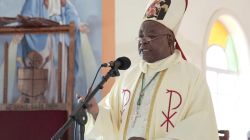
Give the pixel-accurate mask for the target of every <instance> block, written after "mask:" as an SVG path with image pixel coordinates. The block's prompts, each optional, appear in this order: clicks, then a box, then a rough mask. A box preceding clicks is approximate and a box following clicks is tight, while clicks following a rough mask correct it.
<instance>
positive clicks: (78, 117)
mask: <svg viewBox="0 0 250 140" xmlns="http://www.w3.org/2000/svg"><path fill="white" fill-rule="evenodd" d="M119 75H120V73H119V71H118V68H117V67H113V68H111V69H110V70H109V72H108V73H107V74H106V75H105V76H103V77H102V80H101V82H100V83H99V84H98V85H97V86H96V88H95V89H94V90H93V91H92V92H91V93H90V94H89V96H87V97H86V98H85V100H84V101H83V102H80V103H79V104H78V105H77V107H76V109H75V111H73V113H72V114H71V115H70V117H69V119H68V120H67V121H66V122H65V123H64V125H63V126H62V127H61V128H60V129H59V130H58V131H57V132H56V133H55V135H54V136H53V137H52V138H51V140H60V138H61V137H62V136H63V134H64V133H65V132H66V131H67V129H68V128H69V127H70V126H71V125H72V124H73V123H74V121H76V122H77V123H79V124H81V125H83V127H85V124H86V123H87V120H88V119H87V115H86V109H87V106H88V103H89V101H90V100H91V99H92V98H93V97H94V96H95V94H96V93H97V91H98V90H100V89H102V88H103V85H104V84H105V83H106V82H107V81H108V79H109V78H110V77H116V76H119ZM84 129H85V128H83V133H84ZM81 139H84V136H83V137H82V138H81Z"/></svg>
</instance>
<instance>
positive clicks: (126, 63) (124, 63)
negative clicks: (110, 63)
mask: <svg viewBox="0 0 250 140" xmlns="http://www.w3.org/2000/svg"><path fill="white" fill-rule="evenodd" d="M116 61H117V62H119V63H120V65H119V67H118V69H119V70H126V69H128V68H129V67H130V65H131V61H130V59H129V58H127V57H125V56H123V57H119V58H117V59H116Z"/></svg>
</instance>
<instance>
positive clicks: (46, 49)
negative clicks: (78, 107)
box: [0, 0, 102, 103]
mask: <svg viewBox="0 0 250 140" xmlns="http://www.w3.org/2000/svg"><path fill="white" fill-rule="evenodd" d="M0 17H1V18H0V26H17V25H19V24H20V23H22V25H23V26H36V25H37V26H38V25H39V23H44V24H47V23H48V24H60V25H67V24H69V23H70V22H74V24H75V28H76V31H75V38H76V41H75V47H76V51H75V58H74V59H75V68H74V69H75V70H74V74H75V76H74V77H75V79H74V94H79V95H85V94H86V92H87V89H88V87H89V86H90V85H91V83H92V80H93V79H94V76H95V71H96V70H97V69H98V67H99V66H100V65H101V62H102V60H101V59H102V1H100V0H91V1H89V0H18V1H15V0H0ZM40 18H41V19H43V21H41V20H40ZM48 21H49V22H48ZM5 42H8V44H9V66H8V69H9V75H8V79H9V81H8V103H17V102H27V103H31V102H32V101H34V102H38V101H41V102H49V103H53V102H56V100H57V99H56V97H55V94H54V93H57V91H58V88H57V85H56V83H57V81H56V80H57V76H58V42H63V43H62V44H61V47H62V58H63V60H62V61H63V64H62V67H63V68H64V70H63V71H62V81H63V82H62V92H63V93H64V94H63V95H65V96H66V83H65V81H66V80H67V79H66V78H67V76H66V75H67V59H66V58H67V49H68V47H69V35H68V34H64V35H61V34H24V35H2V34H0V74H1V76H0V95H3V90H2V89H3V81H4V80H3V73H4V72H3V71H4V44H5ZM30 70H31V71H32V73H34V72H35V71H36V72H38V71H37V70H39V72H38V73H37V75H36V76H35V77H39V78H40V79H43V81H39V82H38V83H39V84H40V85H39V84H35V85H39V86H36V87H35V89H36V91H37V93H35V91H34V90H32V95H31V91H30V90H29V89H28V87H30V86H32V84H31V83H33V84H34V83H36V82H37V81H34V78H33V79H32V81H27V80H26V81H25V80H24V79H26V78H27V77H30V75H29V73H31V72H30ZM100 77H101V76H100V75H98V80H100V79H101V78H100ZM38 80H39V79H38ZM41 93H43V94H42V96H40V94H41ZM30 96H32V97H33V96H36V97H40V98H36V99H35V98H32V99H31V98H28V97H30ZM100 98H101V97H100V95H99V97H97V99H98V100H99V99H100ZM34 99H35V100H34ZM65 99H66V97H65V98H64V100H65ZM2 102H3V97H2V96H0V103H2Z"/></svg>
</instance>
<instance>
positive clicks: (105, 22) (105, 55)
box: [102, 0, 115, 96]
mask: <svg viewBox="0 0 250 140" xmlns="http://www.w3.org/2000/svg"><path fill="white" fill-rule="evenodd" d="M102 9H103V10H102V14H103V15H102V31H103V32H102V41H103V42H102V45H103V47H102V61H103V62H109V61H111V60H114V59H115V0H108V1H105V2H104V1H103V2H102ZM108 70H109V69H103V70H102V74H103V75H104V74H106V73H107V72H108ZM113 83H114V78H110V79H109V80H108V82H107V83H105V85H104V88H103V90H102V96H105V95H106V94H107V93H108V92H109V90H110V88H111V87H112V85H113Z"/></svg>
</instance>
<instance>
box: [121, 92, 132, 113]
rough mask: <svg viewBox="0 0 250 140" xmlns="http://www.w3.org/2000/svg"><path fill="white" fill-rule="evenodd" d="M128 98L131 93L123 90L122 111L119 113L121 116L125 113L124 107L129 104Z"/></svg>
mask: <svg viewBox="0 0 250 140" xmlns="http://www.w3.org/2000/svg"><path fill="white" fill-rule="evenodd" d="M130 96H131V92H130V91H129V90H128V89H123V90H122V111H121V115H122V114H123V112H124V111H125V107H126V105H127V104H128V103H129V100H130Z"/></svg>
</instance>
